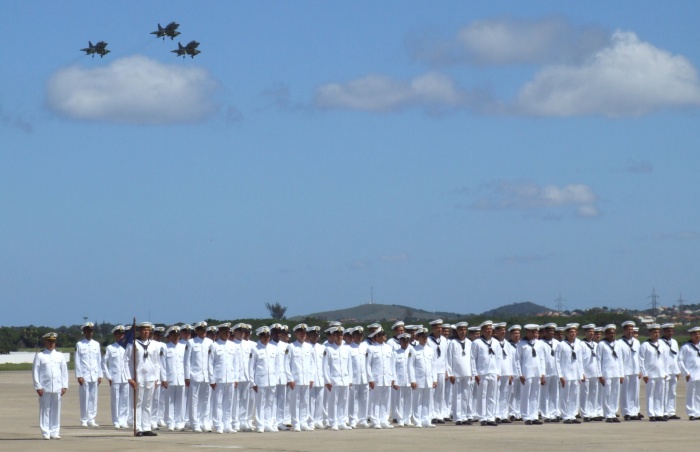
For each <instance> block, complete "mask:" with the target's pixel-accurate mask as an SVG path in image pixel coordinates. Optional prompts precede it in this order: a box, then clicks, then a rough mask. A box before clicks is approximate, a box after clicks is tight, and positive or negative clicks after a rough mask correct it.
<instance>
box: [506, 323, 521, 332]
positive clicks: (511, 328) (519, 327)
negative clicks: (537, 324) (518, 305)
mask: <svg viewBox="0 0 700 452" xmlns="http://www.w3.org/2000/svg"><path fill="white" fill-rule="evenodd" d="M522 329H523V327H521V326H520V325H518V324H515V325H513V326H511V327H510V328H508V331H514V330H518V331H520V330H522Z"/></svg>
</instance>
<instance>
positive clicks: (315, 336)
mask: <svg viewBox="0 0 700 452" xmlns="http://www.w3.org/2000/svg"><path fill="white" fill-rule="evenodd" d="M320 331H321V328H320V327H319V326H316V325H314V326H310V327H308V328H307V329H306V339H307V340H308V341H309V344H310V345H311V347H312V348H313V350H314V353H315V354H316V360H315V362H316V372H315V373H314V381H315V382H316V384H315V385H314V386H313V387H312V388H311V389H309V425H312V426H313V427H314V429H321V428H323V418H324V409H325V406H324V403H323V395H324V393H325V392H326V391H325V389H324V385H323V352H325V351H326V347H325V346H324V345H322V344H320V343H319V333H320Z"/></svg>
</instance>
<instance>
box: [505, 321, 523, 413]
mask: <svg viewBox="0 0 700 452" xmlns="http://www.w3.org/2000/svg"><path fill="white" fill-rule="evenodd" d="M521 332H522V327H521V326H520V325H512V326H510V327H509V328H508V344H510V346H511V351H512V353H513V372H514V374H513V387H512V388H511V392H510V400H509V401H508V420H509V421H511V422H513V421H515V420H518V421H522V420H523V418H522V415H521V414H520V390H521V389H522V384H520V382H519V378H518V372H517V366H516V365H515V353H516V351H517V350H516V349H517V347H518V342H520V334H521Z"/></svg>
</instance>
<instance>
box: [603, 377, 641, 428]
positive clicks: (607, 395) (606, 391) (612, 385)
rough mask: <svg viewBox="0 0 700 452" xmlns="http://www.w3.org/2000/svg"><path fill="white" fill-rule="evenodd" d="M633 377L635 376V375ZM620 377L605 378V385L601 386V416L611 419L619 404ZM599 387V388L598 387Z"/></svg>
mask: <svg viewBox="0 0 700 452" xmlns="http://www.w3.org/2000/svg"><path fill="white" fill-rule="evenodd" d="M634 378H637V377H636V376H635V377H634ZM620 385H621V383H620V379H619V378H606V379H605V386H603V387H602V400H603V416H605V418H607V419H612V418H614V417H615V415H616V414H617V408H618V405H619V404H620ZM598 389H601V388H598Z"/></svg>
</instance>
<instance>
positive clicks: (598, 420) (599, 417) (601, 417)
mask: <svg viewBox="0 0 700 452" xmlns="http://www.w3.org/2000/svg"><path fill="white" fill-rule="evenodd" d="M603 419H604V418H603V416H596V417H594V418H593V420H594V421H597V422H601V421H602V420H603Z"/></svg>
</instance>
